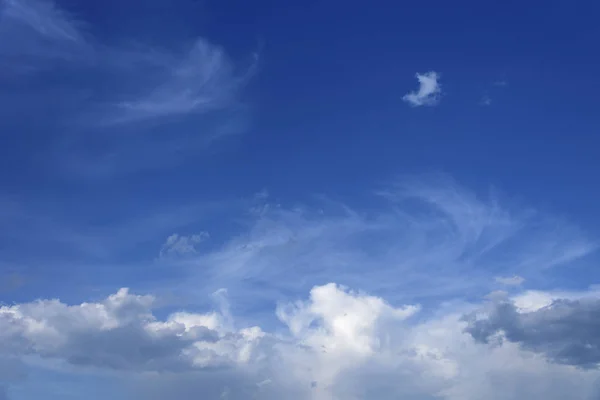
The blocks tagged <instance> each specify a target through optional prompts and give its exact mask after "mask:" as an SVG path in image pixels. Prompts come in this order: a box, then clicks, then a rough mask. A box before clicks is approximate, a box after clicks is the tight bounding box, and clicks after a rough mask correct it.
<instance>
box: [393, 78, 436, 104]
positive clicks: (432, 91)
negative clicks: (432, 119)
mask: <svg viewBox="0 0 600 400" xmlns="http://www.w3.org/2000/svg"><path fill="white" fill-rule="evenodd" d="M416 77H417V80H418V81H419V90H418V91H416V92H410V93H407V94H406V95H404V97H402V100H404V101H406V102H407V103H408V104H410V105H411V106H414V107H419V106H435V105H437V104H438V103H439V102H440V96H441V93H442V88H441V86H440V84H439V82H438V80H439V74H438V73H437V72H434V71H430V72H426V73H423V74H420V73H417V74H416Z"/></svg>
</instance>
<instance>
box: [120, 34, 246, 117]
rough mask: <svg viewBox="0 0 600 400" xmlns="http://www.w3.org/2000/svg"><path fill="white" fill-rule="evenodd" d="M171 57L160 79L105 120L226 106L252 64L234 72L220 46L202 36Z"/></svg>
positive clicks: (211, 109)
mask: <svg viewBox="0 0 600 400" xmlns="http://www.w3.org/2000/svg"><path fill="white" fill-rule="evenodd" d="M165 58H167V59H168V58H169V57H165ZM171 58H172V59H173V60H174V61H171V62H170V63H168V64H167V65H165V68H164V70H163V71H162V73H161V75H162V78H160V79H161V81H160V82H159V83H158V84H157V85H156V86H155V87H154V88H152V89H151V90H149V91H147V92H146V93H143V94H140V95H138V96H135V97H134V98H132V99H130V100H123V101H121V102H119V103H118V104H117V105H116V111H115V115H114V116H113V117H111V119H110V121H109V122H114V123H122V122H135V121H140V120H145V119H149V118H158V117H165V116H169V115H175V116H176V115H183V114H195V113H199V114H202V113H206V112H210V111H216V110H219V109H223V108H226V107H229V106H231V104H232V103H234V102H235V95H236V94H237V91H238V90H239V89H240V88H241V87H242V86H243V85H244V84H245V83H246V82H247V80H248V78H249V77H250V76H251V75H252V72H253V70H254V67H255V64H252V65H251V66H250V67H249V68H248V69H247V70H246V71H243V72H242V73H241V74H240V75H239V76H237V75H236V71H235V70H234V67H233V65H232V63H231V61H230V60H229V59H228V58H227V55H226V54H225V52H224V51H223V49H221V48H220V47H218V46H215V45H213V44H211V43H209V42H208V41H206V40H203V39H199V40H197V41H196V43H195V44H194V45H193V46H192V48H191V50H189V52H187V54H185V55H184V56H183V57H180V58H178V57H171ZM254 62H256V58H255V60H254Z"/></svg>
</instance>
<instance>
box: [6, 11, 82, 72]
mask: <svg viewBox="0 0 600 400" xmlns="http://www.w3.org/2000/svg"><path fill="white" fill-rule="evenodd" d="M83 26H84V24H83V23H82V22H80V21H79V20H77V19H76V18H75V17H73V16H72V15H69V14H68V13H67V12H65V11H64V10H62V9H61V8H59V7H57V6H56V5H55V3H53V2H51V1H45V0H4V1H3V2H2V4H1V5H0V54H2V66H3V68H4V71H10V72H13V73H21V74H22V73H31V72H35V71H40V70H48V69H50V68H52V67H53V66H54V65H55V64H54V62H55V61H64V62H75V61H77V62H78V63H80V62H82V61H84V60H85V61H86V62H88V63H89V62H91V59H92V58H93V48H92V46H91V45H90V44H89V43H88V42H87V40H86V39H85V37H84V36H85V35H84V33H83Z"/></svg>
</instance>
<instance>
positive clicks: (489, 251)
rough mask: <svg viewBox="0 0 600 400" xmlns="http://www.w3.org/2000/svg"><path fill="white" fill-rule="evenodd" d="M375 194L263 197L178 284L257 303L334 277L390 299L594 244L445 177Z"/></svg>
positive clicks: (440, 293)
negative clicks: (348, 199)
mask: <svg viewBox="0 0 600 400" xmlns="http://www.w3.org/2000/svg"><path fill="white" fill-rule="evenodd" d="M372 200H373V201H374V202H375V203H376V204H377V205H378V207H377V208H376V210H373V209H363V208H355V207H352V206H351V205H348V204H343V203H336V202H331V201H326V202H323V203H321V202H319V203H318V204H316V205H313V206H312V207H309V206H305V207H293V208H286V207H284V206H283V205H278V204H269V203H268V202H266V201H265V203H264V205H263V206H262V207H257V208H255V210H254V211H253V213H252V214H250V216H247V217H246V221H247V222H246V224H244V226H245V227H246V228H245V229H243V230H242V231H241V232H239V234H237V235H235V236H234V237H233V238H231V239H230V240H229V241H226V242H225V244H224V245H223V246H222V247H220V248H214V247H213V248H209V249H206V250H205V251H204V252H202V254H198V255H196V256H194V257H192V258H190V259H186V260H185V261H183V262H182V264H181V265H182V267H183V268H184V269H187V268H189V269H188V272H189V274H190V275H189V278H187V279H186V283H185V284H184V285H183V286H187V285H189V286H190V288H192V287H193V290H195V291H197V290H198V288H199V287H200V286H202V285H204V286H205V287H206V288H207V289H206V290H208V291H211V290H216V289H217V288H219V287H228V288H230V289H231V291H230V293H231V295H232V296H234V297H236V296H237V298H238V299H241V298H243V299H244V301H248V302H260V301H264V300H265V299H267V298H277V297H278V296H281V295H282V294H283V293H300V292H302V291H305V290H308V289H309V288H310V287H312V286H313V285H315V284H320V283H324V282H329V281H337V282H339V283H343V284H345V285H348V286H351V287H361V288H364V289H366V290H369V291H372V292H374V293H386V294H387V295H388V296H389V298H390V299H393V298H394V297H395V296H405V297H406V298H411V299H414V298H418V299H433V298H444V297H449V296H452V295H454V294H457V293H463V294H464V293H472V294H481V292H483V291H488V290H489V289H491V288H493V286H494V285H493V282H494V277H495V276H499V275H504V276H512V275H517V274H518V275H522V276H524V277H539V275H540V273H541V272H542V271H544V270H547V269H548V268H551V267H555V266H557V265H561V264H568V263H570V262H572V261H574V260H576V259H578V258H580V257H582V256H585V255H587V254H589V253H590V252H591V251H593V250H594V249H595V243H594V242H592V241H590V240H589V239H588V238H587V237H586V235H585V234H584V233H582V232H580V231H578V230H577V229H576V228H574V227H572V226H571V225H569V224H567V223H565V222H561V221H557V220H555V219H553V218H552V217H550V216H545V215H543V214H542V213H539V212H538V213H536V212H532V211H530V210H524V209H521V208H519V207H515V206H510V205H504V206H501V205H500V202H499V200H498V199H497V198H495V197H493V196H491V197H483V198H482V197H479V196H476V195H475V194H473V193H471V192H469V191H468V190H466V189H464V188H462V187H461V186H459V185H458V184H456V183H455V182H453V181H451V180H449V179H446V178H441V179H430V178H426V177H423V178H422V179H416V180H401V181H399V182H396V183H394V184H392V185H388V186H387V187H386V188H385V190H382V191H380V193H379V194H378V195H377V196H375V197H374V198H373V199H372ZM365 271H368V273H365ZM465 276H469V279H464V277H465ZM182 290H185V289H183V288H182ZM240 301H241V300H240ZM248 305H250V303H248Z"/></svg>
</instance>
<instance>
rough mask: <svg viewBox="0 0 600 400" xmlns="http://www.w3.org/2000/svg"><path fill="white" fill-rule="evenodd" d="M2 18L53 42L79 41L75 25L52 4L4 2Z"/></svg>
mask: <svg viewBox="0 0 600 400" xmlns="http://www.w3.org/2000/svg"><path fill="white" fill-rule="evenodd" d="M2 11H3V17H4V18H10V19H13V20H15V21H18V22H20V23H22V24H24V25H26V26H27V27H29V28H31V29H33V30H34V31H35V32H37V33H38V34H39V35H40V36H45V37H48V38H50V39H54V40H66V41H74V42H75V41H79V40H81V34H80V33H79V28H78V27H77V25H76V23H74V21H73V20H72V19H71V18H70V17H69V16H68V15H66V13H65V12H64V11H63V10H61V9H59V8H57V7H56V6H55V5H54V4H53V3H52V2H49V1H39V0H4V2H3V10H2Z"/></svg>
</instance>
